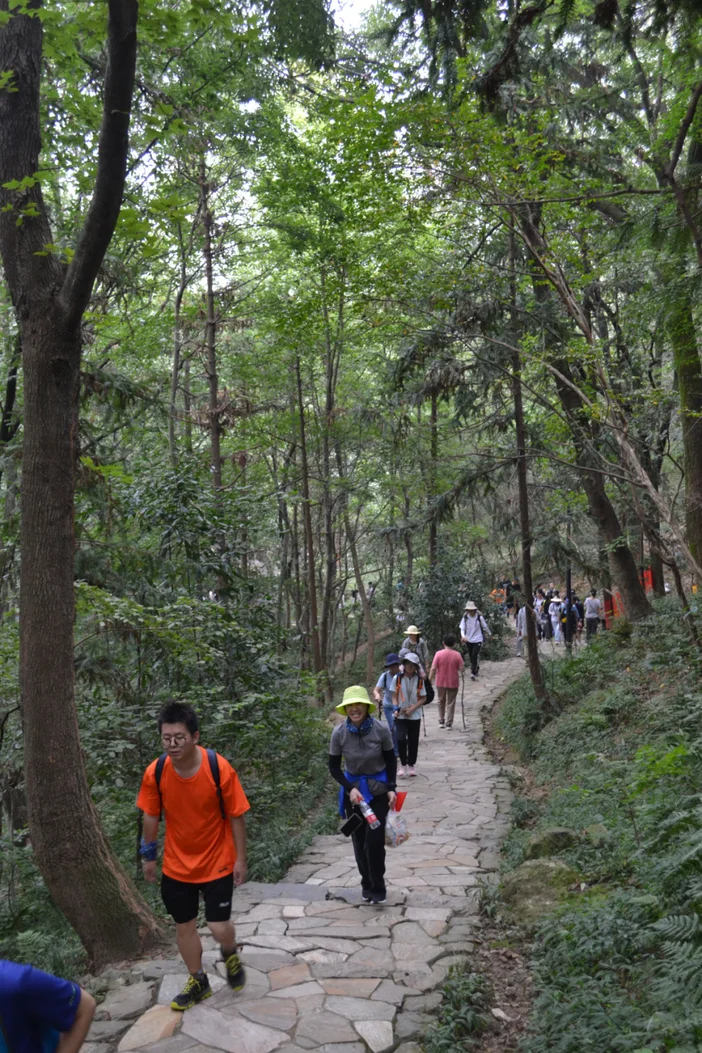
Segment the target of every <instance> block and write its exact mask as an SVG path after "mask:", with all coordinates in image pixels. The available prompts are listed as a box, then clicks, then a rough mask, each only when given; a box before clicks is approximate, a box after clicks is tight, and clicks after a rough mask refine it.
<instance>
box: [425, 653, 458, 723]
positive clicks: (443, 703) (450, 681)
mask: <svg viewBox="0 0 702 1053" xmlns="http://www.w3.org/2000/svg"><path fill="white" fill-rule="evenodd" d="M443 645H444V646H443V648H442V649H441V650H440V651H437V652H436V654H435V655H434V661H433V662H432V663H431V670H430V672H429V679H430V680H435V682H436V691H437V694H438V696H439V727H440V728H446V730H447V731H451V729H452V728H453V717H454V712H455V709H456V695H457V694H458V675H459V673H462V672H463V668H464V665H463V658H462V656H461V654H460V653H459V652H458V651H457V650H456V637H455V636H454V635H453V633H447V634H446V636H444V639H443Z"/></svg>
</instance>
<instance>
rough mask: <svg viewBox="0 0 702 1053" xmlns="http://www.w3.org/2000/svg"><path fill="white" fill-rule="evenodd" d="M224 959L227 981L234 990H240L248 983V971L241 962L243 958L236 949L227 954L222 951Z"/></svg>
mask: <svg viewBox="0 0 702 1053" xmlns="http://www.w3.org/2000/svg"><path fill="white" fill-rule="evenodd" d="M222 960H223V962H224V968H225V970H226V972H227V983H228V984H229V986H230V987H231V989H232V990H233V991H240V990H241V989H242V987H243V986H244V984H245V983H246V973H245V972H244V966H243V965H242V964H241V958H240V957H239V955H238V954H237V953H236V951H232V953H231V954H225V953H224V951H222Z"/></svg>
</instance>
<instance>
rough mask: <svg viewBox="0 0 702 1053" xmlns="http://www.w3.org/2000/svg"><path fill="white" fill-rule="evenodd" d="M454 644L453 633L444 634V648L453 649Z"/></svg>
mask: <svg viewBox="0 0 702 1053" xmlns="http://www.w3.org/2000/svg"><path fill="white" fill-rule="evenodd" d="M455 642H456V637H455V636H454V635H453V633H446V636H444V647H453V645H454V644H455Z"/></svg>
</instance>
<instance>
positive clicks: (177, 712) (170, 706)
mask: <svg viewBox="0 0 702 1053" xmlns="http://www.w3.org/2000/svg"><path fill="white" fill-rule="evenodd" d="M164 724H185V726H186V728H187V729H188V731H189V732H190V734H191V735H194V734H195V732H196V731H198V730H199V727H200V722H199V720H198V719H197V713H196V712H195V710H194V709H193V707H192V706H191V705H188V703H187V702H174V701H173V700H171V701H170V702H166V704H165V706H163V708H162V709H161V712H160V713H159V715H158V730H159V732H160V731H161V728H162V727H163V725H164Z"/></svg>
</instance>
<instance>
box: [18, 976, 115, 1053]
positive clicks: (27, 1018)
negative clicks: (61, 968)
mask: <svg viewBox="0 0 702 1053" xmlns="http://www.w3.org/2000/svg"><path fill="white" fill-rule="evenodd" d="M94 1015H95V999H94V998H93V996H92V995H90V994H88V992H87V991H84V990H83V989H82V988H81V987H79V986H78V984H74V983H71V982H70V981H69V980H60V979H58V977H56V976H50V975H49V973H43V972H41V971H40V970H39V969H34V968H33V967H32V966H31V965H18V964H17V962H8V961H6V960H4V959H2V958H0V1053H78V1050H79V1049H80V1048H81V1046H82V1045H83V1042H84V1040H85V1036H86V1035H87V1033H88V1028H89V1027H90V1024H91V1022H92V1019H93V1016H94Z"/></svg>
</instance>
